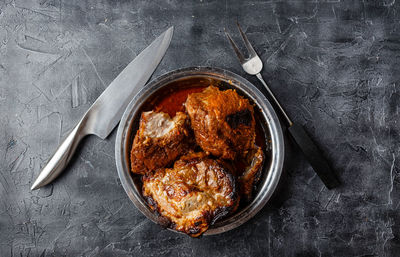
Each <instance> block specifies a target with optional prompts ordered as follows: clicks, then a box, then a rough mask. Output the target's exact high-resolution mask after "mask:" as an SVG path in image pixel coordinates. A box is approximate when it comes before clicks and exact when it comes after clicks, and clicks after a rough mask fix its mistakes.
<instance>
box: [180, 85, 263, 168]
mask: <svg viewBox="0 0 400 257" xmlns="http://www.w3.org/2000/svg"><path fill="white" fill-rule="evenodd" d="M185 106H186V110H187V112H188V114H189V117H190V121H191V126H192V128H193V131H194V134H195V138H196V142H197V143H198V144H199V146H200V147H201V148H202V149H203V150H204V151H205V152H208V153H211V154H213V155H215V156H217V157H222V158H224V159H230V160H233V159H235V157H236V156H238V155H240V156H246V155H247V152H248V150H250V149H251V148H252V147H253V145H254V142H255V137H256V133H255V120H254V110H253V106H252V105H251V104H250V102H249V100H247V99H245V98H243V97H242V96H240V95H238V94H237V93H236V91H235V90H225V91H220V90H219V89H218V88H217V87H214V86H209V87H207V88H206V89H204V90H203V92H200V93H193V94H190V95H189V96H188V98H187V100H186V103H185Z"/></svg>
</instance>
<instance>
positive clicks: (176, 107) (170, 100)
mask: <svg viewBox="0 0 400 257" xmlns="http://www.w3.org/2000/svg"><path fill="white" fill-rule="evenodd" d="M206 87H207V86H204V85H202V86H197V85H196V86H193V87H189V88H181V89H174V90H173V91H167V92H164V93H163V94H162V96H160V97H157V99H155V101H154V105H153V106H155V108H154V110H155V111H156V112H165V113H168V114H169V116H171V117H174V116H175V114H176V113H177V112H185V102H186V99H187V97H188V95H189V94H192V93H198V92H201V91H203V90H204V89H205V88H206ZM255 129H256V145H258V146H260V147H261V148H263V149H265V145H266V144H265V133H264V130H263V128H262V126H261V124H260V122H258V119H257V117H256V127H255Z"/></svg>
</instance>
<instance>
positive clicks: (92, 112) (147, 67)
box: [31, 27, 174, 190]
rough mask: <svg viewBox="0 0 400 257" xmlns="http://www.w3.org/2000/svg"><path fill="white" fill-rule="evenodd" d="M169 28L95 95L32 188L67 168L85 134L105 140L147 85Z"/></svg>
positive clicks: (168, 36) (169, 36)
mask: <svg viewBox="0 0 400 257" xmlns="http://www.w3.org/2000/svg"><path fill="white" fill-rule="evenodd" d="M173 30H174V29H173V27H170V28H169V29H168V30H166V31H165V32H164V33H162V34H161V35H160V36H159V37H158V38H156V39H155V40H154V41H153V42H152V43H151V44H150V45H149V46H148V47H147V48H146V49H144V50H143V51H142V52H141V53H140V54H139V55H138V56H137V57H136V58H135V59H134V60H133V61H132V62H131V63H129V64H128V66H126V67H125V69H124V70H123V71H122V72H121V73H120V74H119V75H118V76H117V77H116V78H115V79H114V81H113V82H111V84H110V85H109V86H108V87H107V88H106V90H104V92H103V93H102V94H101V95H100V96H99V98H97V100H96V101H95V102H94V103H93V105H92V106H91V107H90V108H89V110H88V111H87V112H86V113H85V115H84V116H83V118H82V119H81V120H80V121H79V123H78V124H77V125H76V126H75V128H74V129H73V130H72V131H71V133H70V134H69V135H68V136H67V137H66V138H65V140H64V141H63V142H62V143H61V145H60V146H59V147H58V149H57V151H56V152H55V154H54V155H53V157H51V159H50V160H49V162H48V163H47V164H46V166H45V167H44V168H43V170H42V171H41V172H40V174H39V176H38V178H37V179H36V181H35V182H34V183H33V185H32V187H31V190H35V189H38V188H40V187H42V186H44V185H47V184H48V183H50V182H51V181H53V180H54V179H55V178H56V177H57V176H58V175H59V174H60V173H61V172H62V171H63V169H64V168H65V167H66V165H67V164H68V162H69V161H70V159H71V157H72V155H73V153H74V152H75V150H76V147H77V146H78V144H79V142H80V140H81V139H82V138H84V137H85V136H87V135H96V136H98V137H100V138H101V139H105V138H106V137H107V136H108V135H109V134H110V133H111V131H112V130H113V129H114V127H115V126H116V125H117V123H118V122H119V120H120V119H121V117H122V114H123V112H124V110H125V108H126V106H127V105H128V103H129V102H130V101H131V99H132V98H133V96H134V95H135V94H136V93H137V92H139V90H140V89H141V88H142V87H143V86H144V85H145V84H146V82H147V80H148V79H149V78H150V76H151V74H153V72H154V70H155V69H156V67H157V66H158V64H159V63H160V61H161V59H162V58H163V56H164V54H165V52H166V50H167V49H168V46H169V44H170V42H171V39H172V34H173Z"/></svg>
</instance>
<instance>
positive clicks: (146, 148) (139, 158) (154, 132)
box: [131, 111, 192, 175]
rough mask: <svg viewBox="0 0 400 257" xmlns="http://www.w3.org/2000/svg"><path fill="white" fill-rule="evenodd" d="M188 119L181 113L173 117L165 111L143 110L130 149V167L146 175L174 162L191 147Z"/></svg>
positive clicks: (133, 170)
mask: <svg viewBox="0 0 400 257" xmlns="http://www.w3.org/2000/svg"><path fill="white" fill-rule="evenodd" d="M189 128H190V126H189V119H188V117H187V115H186V114H184V113H182V112H178V113H176V116H175V117H174V118H173V119H171V118H170V116H169V115H168V114H166V113H163V112H153V111H150V112H143V113H142V116H141V119H140V124H139V129H138V131H137V133H136V136H135V139H134V141H133V145H132V150H131V170H132V172H133V173H137V174H142V175H144V174H146V173H148V172H150V171H154V170H156V169H158V168H162V167H165V166H167V165H169V164H171V163H172V162H173V161H174V160H175V159H176V158H177V157H179V156H180V155H182V154H185V153H186V152H187V150H188V149H189V145H190V142H191V140H190V138H191V137H192V136H189V135H190V130H189Z"/></svg>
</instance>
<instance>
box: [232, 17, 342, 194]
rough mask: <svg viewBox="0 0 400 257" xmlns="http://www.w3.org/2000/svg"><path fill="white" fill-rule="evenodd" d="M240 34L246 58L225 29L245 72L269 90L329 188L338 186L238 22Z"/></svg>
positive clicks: (312, 164)
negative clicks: (273, 86) (269, 79)
mask: <svg viewBox="0 0 400 257" xmlns="http://www.w3.org/2000/svg"><path fill="white" fill-rule="evenodd" d="M237 26H238V29H239V32H240V35H241V36H242V39H243V41H244V43H245V46H246V48H247V50H248V52H249V58H245V57H244V56H243V54H242V53H241V52H240V50H239V48H238V47H237V45H236V43H235V42H234V41H233V39H232V38H231V36H230V35H229V33H228V32H226V31H225V34H226V37H227V38H228V40H229V42H230V43H231V45H232V47H233V50H234V51H235V53H236V55H237V57H238V58H239V61H240V64H241V65H242V67H243V69H244V71H245V72H247V73H248V74H250V75H255V76H256V77H257V78H258V79H259V80H260V81H261V83H262V84H263V85H264V87H265V89H266V90H267V92H268V94H269V96H270V98H271V99H272V100H273V102H274V104H275V105H276V107H277V108H278V109H279V111H280V113H281V114H282V116H283V117H284V118H285V120H286V122H287V125H288V131H289V133H290V134H291V135H292V137H293V138H294V140H295V141H296V143H297V145H298V146H299V147H300V149H301V150H302V152H303V153H304V156H305V157H306V159H307V160H308V161H309V163H310V164H311V166H312V167H313V169H314V170H315V172H316V173H317V174H318V176H319V177H320V178H321V180H322V182H323V183H324V184H325V186H326V187H327V188H328V189H332V188H334V187H337V186H338V185H339V184H340V183H339V180H338V179H337V177H336V176H335V174H334V173H333V171H332V170H331V168H330V167H329V165H328V163H327V162H326V160H325V159H324V157H323V156H322V154H321V151H320V150H319V149H318V147H317V146H316V145H315V144H314V142H313V141H312V140H311V138H310V137H309V136H308V135H307V133H306V132H305V131H304V129H303V127H302V126H300V125H298V124H294V123H293V121H292V120H291V119H290V118H289V116H288V115H287V113H286V111H285V110H284V109H283V107H282V106H281V104H280V103H279V101H278V99H276V97H275V95H274V94H273V93H272V91H271V89H270V88H269V87H268V85H267V83H266V82H265V81H264V79H263V77H262V76H261V73H260V72H261V70H262V68H263V63H262V61H261V59H260V57H259V56H258V55H257V53H256V51H255V50H254V48H253V46H252V45H251V44H250V42H249V40H248V39H247V36H246V35H245V34H244V32H243V31H242V29H241V28H240V25H239V23H237Z"/></svg>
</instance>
